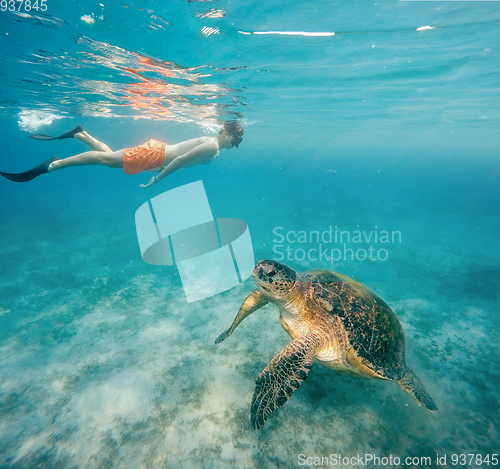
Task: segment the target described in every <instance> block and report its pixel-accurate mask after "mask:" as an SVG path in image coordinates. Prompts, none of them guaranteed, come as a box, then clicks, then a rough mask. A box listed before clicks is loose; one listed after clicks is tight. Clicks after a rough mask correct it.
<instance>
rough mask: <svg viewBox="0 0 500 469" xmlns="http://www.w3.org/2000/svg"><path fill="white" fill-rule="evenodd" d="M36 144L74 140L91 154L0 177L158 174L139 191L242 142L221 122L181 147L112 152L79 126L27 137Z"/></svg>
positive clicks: (233, 127)
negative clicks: (78, 170)
mask: <svg viewBox="0 0 500 469" xmlns="http://www.w3.org/2000/svg"><path fill="white" fill-rule="evenodd" d="M30 137H31V138H33V139H36V140H63V139H66V138H76V139H78V140H81V141H82V142H84V143H86V144H87V145H88V146H89V147H90V148H92V151H87V152H85V153H80V154H78V155H74V156H70V157H68V158H63V159H60V158H57V157H53V158H50V159H49V160H47V161H44V162H43V163H41V164H39V165H38V166H35V167H34V168H32V169H30V170H28V171H25V172H23V173H3V172H1V171H0V174H1V175H2V176H4V177H6V178H7V179H10V180H11V181H16V182H27V181H31V180H32V179H35V178H36V177H37V176H40V175H41V174H46V173H50V172H52V171H57V170H59V169H64V168H69V167H71V166H85V165H90V164H96V165H101V166H108V167H110V168H123V172H124V173H125V174H137V173H140V172H141V171H154V172H158V174H157V175H156V176H154V177H152V178H151V179H150V180H149V182H148V183H147V184H141V187H142V188H143V189H145V188H147V187H150V186H152V185H153V184H156V183H157V182H159V181H160V180H162V179H163V178H164V177H165V176H168V175H169V174H172V173H173V172H174V171H176V170H178V169H179V168H182V167H187V166H197V165H200V164H208V163H210V162H212V161H213V160H215V158H217V157H218V156H219V150H220V149H221V148H226V149H228V150H229V149H231V148H233V147H238V146H239V144H240V143H241V141H242V140H243V129H242V127H241V126H240V124H239V123H238V121H228V122H225V123H224V125H223V127H222V129H221V131H220V132H219V135H218V136H217V137H199V138H194V139H191V140H186V141H184V142H181V143H177V144H174V145H169V144H167V143H164V142H159V141H157V140H150V141H149V142H146V143H144V144H142V145H139V146H137V147H134V148H125V149H123V150H118V151H113V150H111V148H109V147H108V146H107V145H106V144H105V143H102V142H100V141H99V140H96V139H95V138H94V137H92V136H91V135H89V134H88V133H87V132H86V131H85V130H84V129H83V127H82V126H78V127H76V128H75V129H73V130H70V131H69V132H66V133H64V134H62V135H59V137H50V136H48V135H43V134H36V135H32V136H30Z"/></svg>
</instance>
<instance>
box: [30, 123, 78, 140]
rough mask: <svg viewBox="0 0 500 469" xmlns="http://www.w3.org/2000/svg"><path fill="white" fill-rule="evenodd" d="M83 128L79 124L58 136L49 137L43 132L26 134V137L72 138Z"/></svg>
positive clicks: (44, 138) (42, 138)
mask: <svg viewBox="0 0 500 469" xmlns="http://www.w3.org/2000/svg"><path fill="white" fill-rule="evenodd" d="M84 130H85V129H84V128H83V127H82V126H81V125H79V126H78V127H75V128H74V129H73V130H70V131H69V132H66V133H64V134H61V135H59V137H51V136H50V135H44V134H35V135H28V137H29V138H32V139H34V140H64V139H65V138H73V137H74V136H75V134H77V133H78V132H84Z"/></svg>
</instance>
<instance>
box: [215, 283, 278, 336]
mask: <svg viewBox="0 0 500 469" xmlns="http://www.w3.org/2000/svg"><path fill="white" fill-rule="evenodd" d="M267 303H269V298H267V297H265V296H264V294H263V293H262V292H261V291H260V290H254V291H253V292H252V293H250V295H248V296H247V297H246V299H245V301H244V302H243V304H242V305H241V307H240V310H239V311H238V314H237V315H236V317H235V318H234V321H233V323H232V324H231V327H230V328H229V329H228V330H227V331H225V332H223V333H222V334H221V335H220V336H219V337H217V339H215V343H216V344H220V343H221V342H223V341H224V340H226V339H227V338H228V337H229V336H230V335H231V334H232V333H233V331H234V330H235V329H236V328H237V327H238V324H239V323H240V322H241V321H243V319H245V318H246V317H247V316H249V315H250V314H252V313H254V312H255V311H257V310H258V309H260V308H262V307H263V306H265V305H267Z"/></svg>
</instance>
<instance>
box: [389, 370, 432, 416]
mask: <svg viewBox="0 0 500 469" xmlns="http://www.w3.org/2000/svg"><path fill="white" fill-rule="evenodd" d="M396 383H398V384H399V385H400V386H401V387H402V388H403V389H404V390H405V391H406V392H407V393H408V394H410V395H411V396H413V397H414V398H415V400H416V401H417V402H418V403H419V405H423V406H424V407H426V408H427V409H429V410H430V411H435V410H438V408H437V405H436V403H435V402H434V400H433V399H432V397H431V396H430V395H429V393H428V392H427V391H426V390H425V387H424V385H423V384H422V381H420V379H418V377H417V375H416V374H415V373H413V371H411V370H410V369H409V368H407V369H406V373H405V374H404V375H403V377H402V378H401V379H399V380H397V381H396Z"/></svg>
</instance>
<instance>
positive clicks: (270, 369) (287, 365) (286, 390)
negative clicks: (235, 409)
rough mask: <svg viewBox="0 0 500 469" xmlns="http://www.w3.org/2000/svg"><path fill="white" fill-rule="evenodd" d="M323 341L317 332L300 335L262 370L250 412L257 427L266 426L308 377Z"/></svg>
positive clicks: (256, 382) (254, 425)
mask: <svg viewBox="0 0 500 469" xmlns="http://www.w3.org/2000/svg"><path fill="white" fill-rule="evenodd" d="M321 342H322V340H321V338H320V337H319V336H318V335H317V334H315V333H309V334H306V335H304V336H302V337H299V338H298V339H295V340H294V341H292V342H290V343H289V344H288V345H287V346H286V347H285V348H284V349H283V350H282V351H281V352H280V353H278V355H276V356H275V357H274V358H273V359H272V360H271V362H270V363H269V365H267V366H266V367H265V368H264V369H263V370H262V372H261V373H260V374H259V376H258V377H257V380H256V381H255V392H254V394H253V397H252V407H251V411H250V412H251V420H252V426H253V427H254V428H256V429H257V428H260V427H262V426H263V425H264V423H265V421H266V420H267V419H268V417H269V416H270V415H271V414H272V413H273V412H274V411H275V410H276V409H277V408H278V407H281V406H283V405H284V404H285V403H286V401H288V399H289V398H290V396H291V395H292V394H293V393H294V391H295V390H296V389H298V388H299V387H300V385H301V384H302V381H305V380H306V379H307V373H308V372H309V369H310V368H311V366H312V361H313V358H314V355H315V354H316V351H317V349H318V347H319V346H320V345H321Z"/></svg>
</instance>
